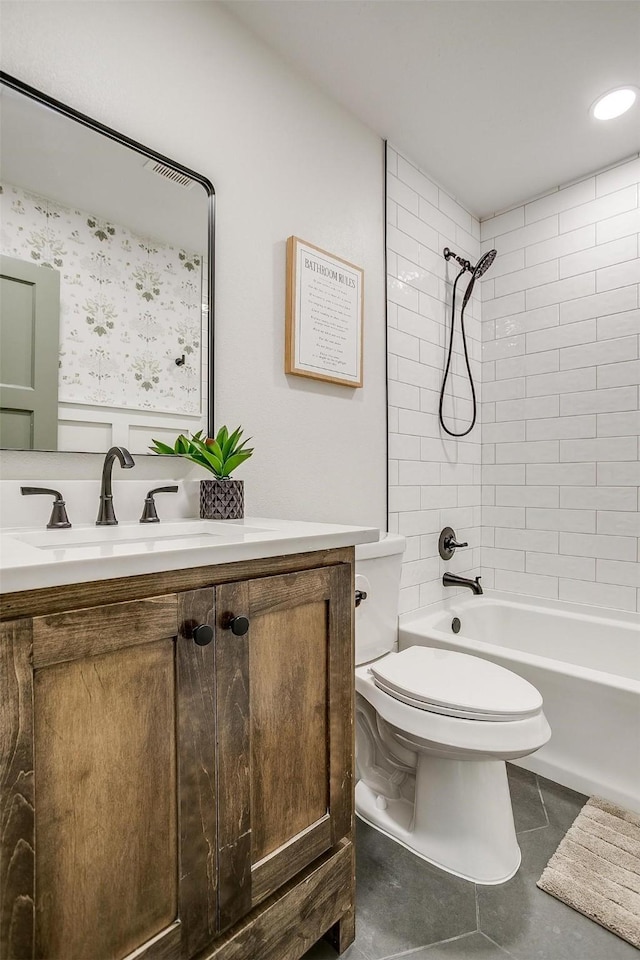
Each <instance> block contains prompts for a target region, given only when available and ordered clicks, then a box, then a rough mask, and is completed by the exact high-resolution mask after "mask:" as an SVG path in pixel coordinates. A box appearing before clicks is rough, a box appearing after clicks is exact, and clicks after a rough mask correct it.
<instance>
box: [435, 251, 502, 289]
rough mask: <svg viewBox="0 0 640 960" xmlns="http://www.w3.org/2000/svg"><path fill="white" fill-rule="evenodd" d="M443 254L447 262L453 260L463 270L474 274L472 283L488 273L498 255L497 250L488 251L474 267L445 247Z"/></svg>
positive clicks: (468, 261)
mask: <svg viewBox="0 0 640 960" xmlns="http://www.w3.org/2000/svg"><path fill="white" fill-rule="evenodd" d="M442 252H443V254H444V258H445V260H451V259H453V260H455V261H456V262H457V263H459V264H460V266H461V267H462V268H463V270H468V271H469V272H470V273H472V274H473V276H472V278H471V280H472V281H473V280H477V279H478V277H481V276H482V275H483V273H486V272H487V270H488V269H489V267H490V266H491V264H492V263H493V261H494V260H495V258H496V255H497V253H498V251H497V250H488V251H487V253H485V254H484V255H483V256H482V257H480V259H479V260H478V262H477V263H476V265H475V267H472V266H471V261H470V260H465V259H464V257H459V256H458V254H457V253H454V252H453V250H450V249H449V247H445V248H444V250H443V251H442Z"/></svg>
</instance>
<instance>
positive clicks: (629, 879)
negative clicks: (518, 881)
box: [538, 797, 640, 948]
mask: <svg viewBox="0 0 640 960" xmlns="http://www.w3.org/2000/svg"><path fill="white" fill-rule="evenodd" d="M538 886H539V887H540V889H541V890H544V891H545V892H546V893H550V894H551V895H552V896H554V897H556V899H558V900H562V902H563V903H566V904H567V905H568V906H570V907H573V909H574V910H577V911H578V912H579V913H583V914H584V915H585V917H589V918H590V919H591V920H595V922H596V923H599V924H600V926H602V927H606V929H607V930H611V932H612V933H615V934H617V935H618V936H619V937H622V939H623V940H628V942H629V943H632V944H633V946H634V947H638V948H640V816H639V815H638V814H637V813H632V812H631V811H630V810H623V808H622V807H617V806H616V805H615V804H614V803H609V801H608V800H601V799H600V798H598V797H591V799H590V800H589V801H587V803H586V804H585V805H584V807H583V808H582V810H581V811H580V813H579V814H578V816H577V817H576V819H575V820H574V822H573V824H572V825H571V827H569V830H568V831H567V833H566V835H565V837H564V839H563V840H562V841H561V843H560V845H559V847H558V849H557V850H556V852H555V853H554V855H553V856H552V857H551V859H550V860H549V863H548V864H547V866H546V867H545V869H544V871H543V873H542V876H541V877H540V879H539V880H538Z"/></svg>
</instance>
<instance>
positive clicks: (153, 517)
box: [140, 484, 178, 523]
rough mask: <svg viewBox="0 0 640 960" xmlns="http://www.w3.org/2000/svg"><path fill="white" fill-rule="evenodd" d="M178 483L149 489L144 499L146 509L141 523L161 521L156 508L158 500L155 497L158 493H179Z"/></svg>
mask: <svg viewBox="0 0 640 960" xmlns="http://www.w3.org/2000/svg"><path fill="white" fill-rule="evenodd" d="M177 492H178V485H177V484H174V485H173V486H170V487H155V488H154V489H153V490H149V493H148V494H147V495H146V497H145V500H144V509H143V511H142V516H141V517H140V523H160V517H159V516H158V512H157V510H156V502H155V500H154V499H153V497H154V495H155V494H156V493H177Z"/></svg>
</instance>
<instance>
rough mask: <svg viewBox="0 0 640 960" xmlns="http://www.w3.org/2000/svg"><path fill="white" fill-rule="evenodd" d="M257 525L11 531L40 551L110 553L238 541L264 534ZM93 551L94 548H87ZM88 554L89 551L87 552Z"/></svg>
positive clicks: (225, 523) (183, 523)
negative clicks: (104, 551) (97, 551)
mask: <svg viewBox="0 0 640 960" xmlns="http://www.w3.org/2000/svg"><path fill="white" fill-rule="evenodd" d="M266 532H267V531H266V530H262V529H260V528H258V527H249V526H245V525H244V524H242V523H240V524H235V523H234V522H233V521H228V520H226V521H216V520H178V521H165V522H164V523H160V524H155V523H154V524H148V525H146V526H145V525H142V524H118V525H117V526H113V527H111V526H109V527H98V526H91V527H79V528H72V529H70V530H36V531H30V532H28V533H14V534H13V539H15V540H19V541H20V542H21V543H25V544H27V545H28V546H30V547H36V548H37V549H39V550H65V551H67V550H73V551H76V550H81V551H82V550H87V548H99V549H100V550H104V548H107V549H108V550H109V551H110V552H111V551H113V552H116V551H117V552H129V551H128V550H127V547H130V548H133V549H137V550H140V549H141V547H142V548H144V546H145V545H148V546H149V547H156V546H158V547H159V546H160V545H161V544H163V543H167V544H169V543H170V544H171V545H172V546H174V547H177V546H180V544H179V543H178V542H177V541H184V545H185V546H197V545H198V544H202V545H206V544H210V543H211V542H212V540H215V541H217V542H218V543H237V542H238V541H242V540H244V539H245V538H246V537H251V538H252V539H255V537H256V535H257V534H261V533H266ZM136 545H137V546H136ZM90 552H91V553H92V554H93V551H90ZM87 555H89V554H87Z"/></svg>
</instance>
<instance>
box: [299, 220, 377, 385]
mask: <svg viewBox="0 0 640 960" xmlns="http://www.w3.org/2000/svg"><path fill="white" fill-rule="evenodd" d="M363 327H364V270H363V269H362V268H361V267H357V266H355V264H353V263H349V261H348V260H343V259H342V257H336V256H334V254H332V253H329V252H328V251H327V250H322V249H321V248H320V247H316V246H315V245H314V244H312V243H307V242H306V241H305V240H301V239H300V238H299V237H289V239H288V240H287V291H286V314H285V362H284V369H285V373H292V374H295V376H298V377H310V378H311V379H313V380H324V381H327V382H329V383H339V384H342V385H343V386H347V387H361V386H362V382H363V377H362V339H363Z"/></svg>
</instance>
